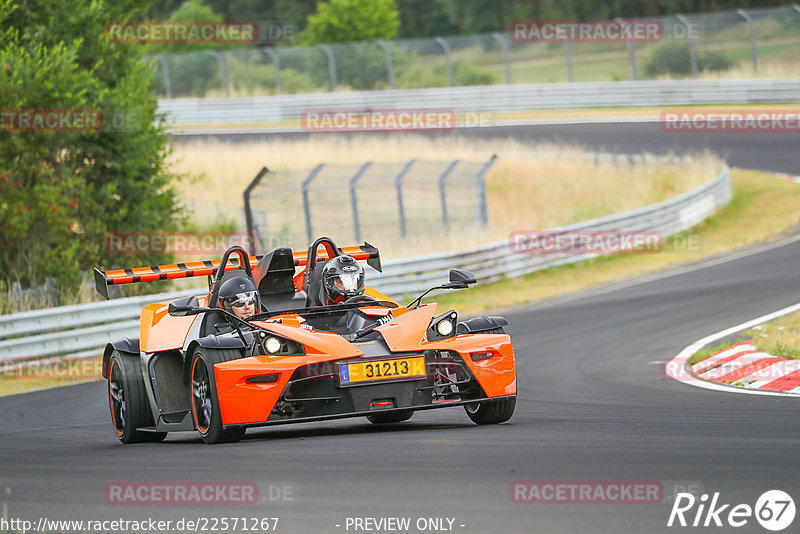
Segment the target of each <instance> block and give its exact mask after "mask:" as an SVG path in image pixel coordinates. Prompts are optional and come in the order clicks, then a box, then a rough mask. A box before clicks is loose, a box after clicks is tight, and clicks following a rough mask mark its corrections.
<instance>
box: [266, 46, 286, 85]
mask: <svg viewBox="0 0 800 534" xmlns="http://www.w3.org/2000/svg"><path fill="white" fill-rule="evenodd" d="M261 51H262V52H263V53H264V54H267V55H268V56H270V57H271V58H272V65H273V66H274V67H275V86H276V87H277V88H278V92H279V93H282V92H283V81H282V80H281V63H280V60H279V59H278V51H277V50H274V49H273V48H272V47H271V46H265V47H263V48H262V49H261Z"/></svg>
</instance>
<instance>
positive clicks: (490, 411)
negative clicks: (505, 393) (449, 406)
mask: <svg viewBox="0 0 800 534" xmlns="http://www.w3.org/2000/svg"><path fill="white" fill-rule="evenodd" d="M516 405H517V398H516V397H508V398H505V399H500V400H495V401H484V402H476V403H474V404H465V405H464V411H466V412H467V415H468V416H469V418H470V419H472V422H473V423H475V424H477V425H496V424H498V423H505V422H506V421H508V420H509V419H511V416H512V415H514V408H515V407H516Z"/></svg>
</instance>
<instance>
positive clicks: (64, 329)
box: [0, 157, 732, 366]
mask: <svg viewBox="0 0 800 534" xmlns="http://www.w3.org/2000/svg"><path fill="white" fill-rule="evenodd" d="M620 158H621V159H624V160H625V161H632V160H631V158H628V157H620ZM731 196H732V190H731V185H730V174H729V169H728V168H727V167H726V168H724V169H723V170H722V171H721V172H720V173H719V174H718V175H717V176H716V177H715V178H714V179H713V180H711V181H710V182H708V183H706V184H704V185H702V186H700V187H698V188H696V189H694V190H692V191H689V192H688V193H685V194H682V195H680V196H677V197H675V198H672V199H669V200H666V201H664V202H659V203H657V204H653V205H650V206H647V207H644V208H641V209H637V210H633V211H629V212H625V213H621V214H618V215H611V216H607V217H602V218H599V219H593V220H590V221H586V222H582V223H577V224H572V225H569V226H563V227H560V228H556V229H551V230H548V232H558V231H564V232H566V231H577V230H625V231H637V230H639V231H644V230H649V231H658V232H661V233H662V234H663V235H664V237H667V236H671V235H675V234H677V233H679V232H682V231H684V230H687V229H689V228H691V227H693V226H695V225H696V224H698V223H700V222H701V221H703V220H704V219H705V218H707V217H708V216H710V215H711V214H713V213H714V212H715V211H716V210H718V209H719V208H721V207H723V206H725V205H727V204H728V202H730V199H731ZM591 256H592V255H574V254H573V255H567V254H562V255H555V254H553V255H549V254H548V255H537V254H518V253H515V252H513V251H512V250H511V249H510V248H509V245H508V240H507V239H504V240H502V241H496V242H494V243H489V244H486V245H482V246H479V247H474V248H469V249H465V250H459V251H454V252H444V253H438V254H429V255H425V256H417V257H413V258H403V259H396V260H388V261H385V262H383V272H382V273H378V272H375V271H370V273H369V274H368V279H369V283H370V285H373V286H374V287H376V288H377V289H379V290H381V291H383V292H384V293H386V294H388V295H391V296H395V297H405V296H407V295H408V294H415V293H419V292H422V291H424V290H425V289H427V288H429V287H431V286H432V285H435V284H438V283H440V282H442V281H445V280H446V279H447V273H448V271H449V269H451V268H461V269H467V270H471V271H473V272H475V274H476V275H477V278H478V280H479V281H480V282H482V283H485V282H490V281H494V280H499V279H501V278H505V277H508V278H514V277H518V276H521V275H524V274H527V273H531V272H534V271H538V270H541V269H546V268H548V267H554V266H557V265H565V264H568V263H575V262H578V261H581V260H584V259H586V258H589V257H591ZM192 293H195V294H196V293H198V290H196V289H195V290H190V291H182V292H171V293H161V294H157V295H145V296H140V297H131V298H122V299H116V300H110V301H105V302H97V303H90V304H79V305H74V306H62V307H58V308H50V309H46V310H36V311H30V312H23V313H17V314H13V315H5V316H0V366H2V365H4V364H8V363H10V362H14V361H19V360H24V359H35V358H42V357H45V356H53V355H57V354H62V355H70V356H73V357H74V356H91V355H99V351H100V348H101V347H102V346H104V345H105V344H106V343H107V342H108V341H110V340H114V339H119V338H121V337H125V336H130V337H137V336H138V332H139V328H138V318H139V315H140V313H141V309H142V308H143V307H144V306H145V305H147V304H149V303H152V302H159V301H167V300H171V299H174V298H178V297H180V296H184V295H188V294H192Z"/></svg>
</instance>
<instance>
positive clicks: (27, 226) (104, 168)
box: [0, 0, 177, 289]
mask: <svg viewBox="0 0 800 534" xmlns="http://www.w3.org/2000/svg"><path fill="white" fill-rule="evenodd" d="M21 4H22V3H21V2H20V0H0V28H5V30H3V31H2V32H1V33H0V70H2V77H1V78H0V79H1V80H2V81H0V102H2V103H3V104H2V106H3V110H4V111H5V112H6V116H5V117H4V121H3V123H2V124H3V128H2V129H4V130H5V131H4V132H3V133H2V135H0V188H2V192H0V280H2V281H4V282H5V283H9V282H20V283H21V284H22V285H23V286H36V285H40V284H42V283H43V282H44V280H45V279H46V278H47V277H53V278H54V279H55V281H56V283H57V285H58V287H59V288H64V289H74V288H75V287H76V286H77V285H78V284H79V282H80V281H81V279H82V277H83V275H84V274H85V273H86V270H87V269H88V268H90V267H92V266H94V265H101V266H103V267H105V268H111V267H114V266H122V265H127V264H129V263H130V262H131V258H132V256H119V255H116V254H114V253H113V252H112V251H109V250H106V249H105V248H104V242H105V238H106V236H107V234H108V233H110V232H120V233H122V232H151V231H156V230H170V229H173V228H175V226H176V219H177V207H176V194H175V192H174V190H173V188H172V186H171V184H172V183H173V180H174V179H175V178H176V177H175V176H174V175H172V174H170V173H169V172H168V171H167V169H166V167H165V160H164V158H165V155H166V152H167V140H168V138H167V135H166V132H165V131H164V129H163V127H162V126H160V124H159V123H160V121H159V120H158V117H157V115H156V109H157V102H156V99H155V96H154V93H153V76H152V72H151V70H150V67H149V66H148V65H147V64H145V63H144V62H142V61H141V59H140V54H141V51H140V49H139V48H138V47H137V46H136V45H124V44H112V43H109V42H108V41H107V40H106V39H105V38H104V35H103V30H104V27H105V24H106V23H107V22H110V21H124V20H135V19H136V18H138V17H140V16H141V15H142V14H143V13H144V12H145V10H146V7H147V6H144V8H142V7H140V6H141V3H140V2H138V1H137V0H123V1H109V2H108V3H106V2H104V1H103V0H96V1H93V2H90V3H86V2H83V1H82V0H60V1H59V2H52V1H49V0H26V1H25V2H24V6H23V5H21ZM9 110H16V111H15V112H14V113H20V112H28V113H32V114H34V115H35V114H37V113H40V112H41V110H51V111H55V112H56V113H57V114H60V115H61V116H64V115H67V114H69V113H72V114H73V115H72V116H73V117H74V116H79V115H80V114H81V113H85V114H86V115H89V116H92V115H93V114H94V116H97V114H99V115H100V116H101V117H102V119H101V121H99V122H97V123H96V126H97V127H93V126H92V124H91V123H85V124H82V125H79V124H78V123H77V122H73V123H72V125H71V128H61V127H57V128H52V127H48V128H44V129H41V131H20V130H25V129H24V128H19V127H15V124H14V122H13V120H14V117H15V115H14V113H10V112H9ZM20 110H21V111H20ZM81 110H87V111H81ZM121 120H124V122H121ZM17 126H19V124H17ZM135 258H136V262H137V263H138V262H142V263H143V264H148V263H156V262H160V261H166V260H168V259H169V257H168V256H165V255H163V254H158V253H151V254H145V255H143V256H136V257H135Z"/></svg>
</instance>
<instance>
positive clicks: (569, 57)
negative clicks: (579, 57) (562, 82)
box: [564, 41, 573, 83]
mask: <svg viewBox="0 0 800 534" xmlns="http://www.w3.org/2000/svg"><path fill="white" fill-rule="evenodd" d="M564 60H565V61H566V62H567V81H568V82H570V83H572V82H573V79H572V50H571V49H570V42H569V41H564Z"/></svg>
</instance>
